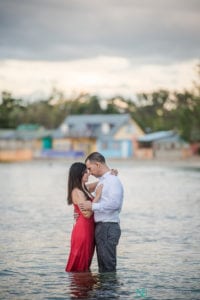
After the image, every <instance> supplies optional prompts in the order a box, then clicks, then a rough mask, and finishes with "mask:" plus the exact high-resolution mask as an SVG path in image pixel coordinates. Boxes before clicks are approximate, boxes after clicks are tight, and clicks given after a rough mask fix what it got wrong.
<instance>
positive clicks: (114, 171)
mask: <svg viewBox="0 0 200 300" xmlns="http://www.w3.org/2000/svg"><path fill="white" fill-rule="evenodd" d="M110 173H111V174H112V175H115V176H117V175H118V170H117V169H111V170H110Z"/></svg>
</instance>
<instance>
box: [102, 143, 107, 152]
mask: <svg viewBox="0 0 200 300" xmlns="http://www.w3.org/2000/svg"><path fill="white" fill-rule="evenodd" d="M102 149H104V150H106V149H108V143H107V142H104V143H102Z"/></svg>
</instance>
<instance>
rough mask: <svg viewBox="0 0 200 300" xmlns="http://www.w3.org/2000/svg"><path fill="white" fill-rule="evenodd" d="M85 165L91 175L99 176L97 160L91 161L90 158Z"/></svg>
mask: <svg viewBox="0 0 200 300" xmlns="http://www.w3.org/2000/svg"><path fill="white" fill-rule="evenodd" d="M86 167H87V169H88V171H89V172H90V174H91V175H93V176H95V177H99V176H101V174H100V163H98V162H93V161H92V162H91V161H90V160H87V162H86Z"/></svg>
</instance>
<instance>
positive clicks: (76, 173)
mask: <svg viewBox="0 0 200 300" xmlns="http://www.w3.org/2000/svg"><path fill="white" fill-rule="evenodd" d="M85 172H87V168H86V165H85V164H83V163H81V162H75V163H73V164H72V165H71V167H70V169H69V175H68V195H67V201H68V204H69V205H70V204H72V191H73V189H74V188H78V189H79V190H81V191H83V193H84V194H85V195H86V196H88V195H87V194H86V192H85V191H84V189H83V187H82V182H81V181H82V177H83V175H84V173H85ZM85 189H86V190H87V188H86V186H85Z"/></svg>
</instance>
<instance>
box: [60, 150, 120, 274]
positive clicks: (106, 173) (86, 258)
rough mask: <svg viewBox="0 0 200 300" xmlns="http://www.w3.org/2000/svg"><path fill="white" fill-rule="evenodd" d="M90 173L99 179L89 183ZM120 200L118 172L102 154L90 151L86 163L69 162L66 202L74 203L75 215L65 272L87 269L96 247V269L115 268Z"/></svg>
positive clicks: (109, 269)
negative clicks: (70, 163) (107, 162)
mask: <svg viewBox="0 0 200 300" xmlns="http://www.w3.org/2000/svg"><path fill="white" fill-rule="evenodd" d="M90 174H91V175H93V176H95V177H96V178H98V181H97V182H95V183H88V178H89V175H90ZM122 202H123V186H122V184H121V182H120V180H119V178H118V176H117V171H116V170H110V168H109V167H108V165H107V164H106V161H105V158H104V156H103V155H101V154H100V153H98V152H93V153H91V154H90V155H89V156H88V157H87V158H86V160H85V164H83V163H80V162H76V163H74V164H72V166H71V168H70V170H69V176H68V204H73V205H74V212H75V214H76V216H77V217H76V222H75V224H74V227H73V230H72V234H71V249H70V254H69V258H68V262H67V265H66V268H65V270H66V272H86V271H90V266H91V262H92V258H93V255H94V250H95V246H96V253H97V262H98V269H99V272H115V271H116V263H117V258H116V251H117V245H118V242H119V238H120V235H121V229H120V224H119V221H120V220H119V213H120V211H121V208H122Z"/></svg>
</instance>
